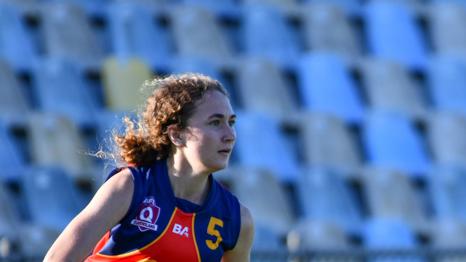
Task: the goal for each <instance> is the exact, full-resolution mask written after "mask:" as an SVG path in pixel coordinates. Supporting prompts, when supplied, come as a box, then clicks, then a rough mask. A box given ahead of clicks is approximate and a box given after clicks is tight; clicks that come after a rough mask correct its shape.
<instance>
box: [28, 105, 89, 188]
mask: <svg viewBox="0 0 466 262" xmlns="http://www.w3.org/2000/svg"><path fill="white" fill-rule="evenodd" d="M28 130H29V132H30V133H29V139H30V141H29V142H30V150H31V157H32V161H33V163H34V164H37V165H53V166H60V167H63V168H64V169H65V170H66V171H67V172H68V173H69V174H70V175H71V176H73V177H75V178H76V179H77V180H84V181H87V180H90V179H92V177H93V176H92V171H93V167H92V163H91V161H90V158H89V156H88V151H87V149H86V147H85V145H84V142H83V138H82V137H81V136H80V131H79V130H78V128H77V126H76V125H75V124H74V123H73V122H72V121H71V120H70V119H68V118H66V117H63V116H57V115H54V114H39V113H37V114H33V115H31V116H30V119H29V129H28Z"/></svg>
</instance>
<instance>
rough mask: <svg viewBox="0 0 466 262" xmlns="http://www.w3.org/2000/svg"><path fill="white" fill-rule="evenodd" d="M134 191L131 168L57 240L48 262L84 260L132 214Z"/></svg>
mask: <svg viewBox="0 0 466 262" xmlns="http://www.w3.org/2000/svg"><path fill="white" fill-rule="evenodd" d="M133 190H134V182H133V178H132V176H131V171H130V170H129V169H124V170H122V171H120V172H119V173H118V174H116V175H114V176H113V177H111V178H110V179H109V180H108V181H107V182H105V183H104V184H103V185H102V187H101V188H100V189H99V190H98V191H97V193H96V194H95V196H94V197H93V199H92V200H91V202H90V203H89V205H87V206H86V208H84V210H83V211H81V213H79V214H78V215H77V216H76V217H75V218H74V219H73V220H72V221H71V222H70V223H69V224H68V226H67V227H66V228H65V230H64V231H63V232H62V233H61V234H60V236H59V237H58V238H57V240H55V242H54V243H53V245H52V247H51V248H50V249H49V251H48V252H47V255H46V256H45V258H44V261H47V262H50V261H83V260H84V259H85V258H86V257H87V256H88V255H89V254H90V252H91V251H92V249H93V247H94V246H95V244H96V243H97V242H98V241H99V239H100V238H101V237H102V236H103V235H104V234H105V233H106V232H107V231H108V230H109V229H111V228H112V227H113V226H114V225H115V224H117V223H118V221H120V220H121V218H123V216H124V215H125V214H126V212H128V209H129V206H130V204H131V200H132V197H133Z"/></svg>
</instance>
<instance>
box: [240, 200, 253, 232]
mask: <svg viewBox="0 0 466 262" xmlns="http://www.w3.org/2000/svg"><path fill="white" fill-rule="evenodd" d="M241 231H242V232H244V233H246V234H248V235H249V234H251V237H252V236H254V219H253V218H252V215H251V211H249V209H248V208H247V207H246V206H244V205H243V204H241Z"/></svg>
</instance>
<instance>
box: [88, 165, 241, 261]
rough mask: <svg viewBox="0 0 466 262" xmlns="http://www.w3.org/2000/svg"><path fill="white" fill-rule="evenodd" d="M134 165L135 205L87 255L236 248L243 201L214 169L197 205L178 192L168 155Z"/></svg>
mask: <svg viewBox="0 0 466 262" xmlns="http://www.w3.org/2000/svg"><path fill="white" fill-rule="evenodd" d="M129 168H130V170H131V173H132V176H133V178H134V193H133V199H132V202H131V204H130V208H129V210H128V212H127V214H126V215H125V216H124V217H123V218H122V220H121V221H120V223H119V224H117V225H116V226H115V227H113V228H112V229H111V230H110V231H109V232H107V234H105V235H104V236H103V237H102V238H101V240H100V241H99V242H98V243H97V245H96V247H95V248H94V251H93V254H92V255H91V256H90V257H88V258H87V260H86V261H89V262H90V261H146V262H149V261H157V262H164V261H184V262H200V261H220V260H221V258H222V256H223V253H224V252H225V251H227V250H230V249H233V248H234V246H235V244H236V241H237V240H238V237H239V232H240V227H241V221H240V220H241V218H240V205H239V202H238V200H237V198H236V197H235V196H233V195H232V194H231V193H230V192H229V191H228V190H226V189H225V188H223V186H222V185H220V184H219V183H218V182H217V181H216V180H215V179H214V178H213V177H212V175H209V184H210V190H209V193H208V195H207V197H206V200H205V201H204V204H203V205H202V206H197V205H195V204H193V203H191V202H188V201H186V200H184V201H183V200H181V199H177V198H176V197H175V196H174V193H173V190H172V188H171V184H170V181H169V178H168V171H167V166H166V161H165V160H160V161H156V163H155V164H154V165H153V166H150V167H129ZM118 171H120V169H117V170H114V171H112V172H111V173H110V175H109V176H108V178H107V180H108V179H109V178H110V177H111V176H113V175H114V174H116V173H118ZM196 206H197V207H196ZM193 209H196V210H194V211H195V212H193Z"/></svg>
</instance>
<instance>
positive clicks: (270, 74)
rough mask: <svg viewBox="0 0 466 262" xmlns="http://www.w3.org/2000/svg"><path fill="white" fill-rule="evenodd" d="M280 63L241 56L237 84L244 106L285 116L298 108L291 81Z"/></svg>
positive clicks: (246, 108) (277, 115)
mask: <svg viewBox="0 0 466 262" xmlns="http://www.w3.org/2000/svg"><path fill="white" fill-rule="evenodd" d="M287 80H288V79H286V77H285V74H284V72H283V71H282V70H280V67H279V66H278V65H277V64H275V63H273V62H271V61H269V60H267V59H261V58H253V57H248V58H245V59H242V60H241V61H240V62H239V63H238V66H237V87H238V93H239V96H240V97H241V99H240V101H241V104H242V105H243V107H244V109H245V110H248V111H262V112H267V113H269V114H271V115H274V116H276V117H278V118H287V117H289V116H290V115H292V114H293V113H295V112H296V111H297V105H296V102H295V97H294V95H295V94H293V92H292V90H291V83H290V82H289V81H287Z"/></svg>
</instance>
